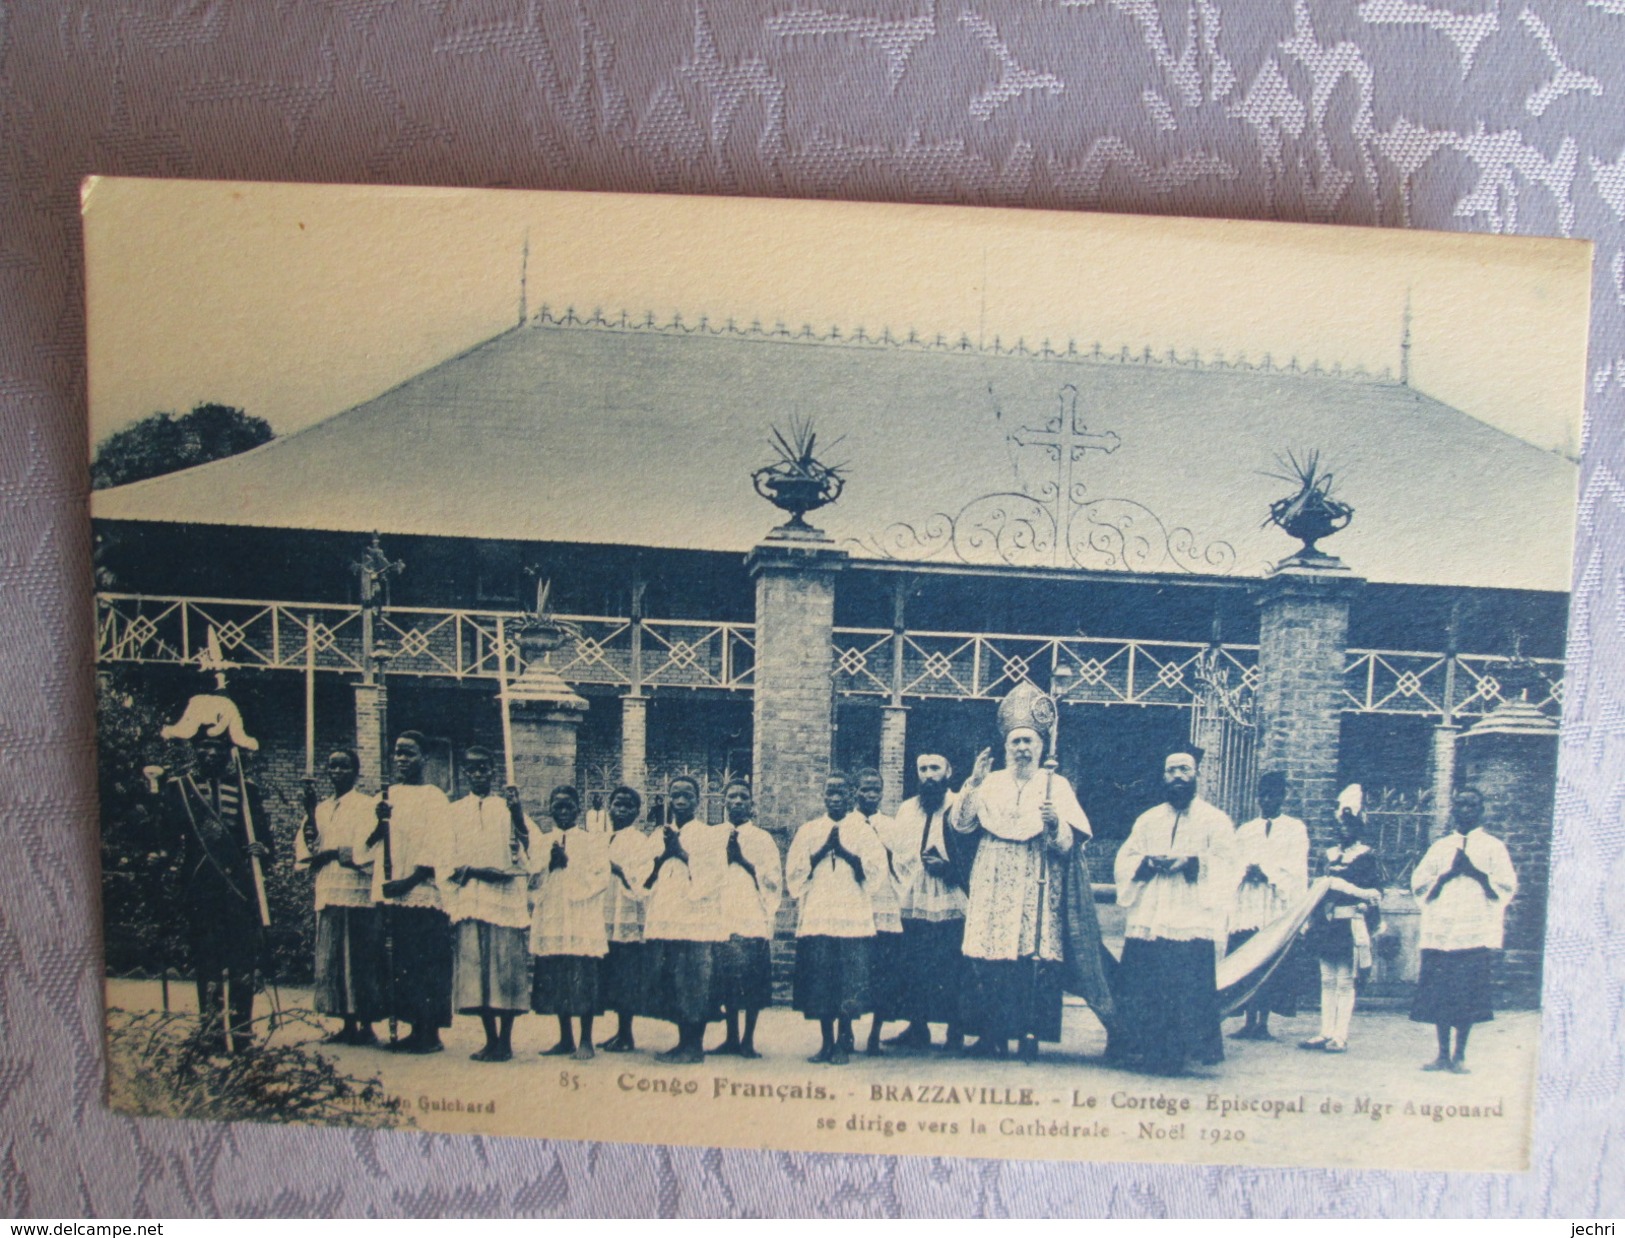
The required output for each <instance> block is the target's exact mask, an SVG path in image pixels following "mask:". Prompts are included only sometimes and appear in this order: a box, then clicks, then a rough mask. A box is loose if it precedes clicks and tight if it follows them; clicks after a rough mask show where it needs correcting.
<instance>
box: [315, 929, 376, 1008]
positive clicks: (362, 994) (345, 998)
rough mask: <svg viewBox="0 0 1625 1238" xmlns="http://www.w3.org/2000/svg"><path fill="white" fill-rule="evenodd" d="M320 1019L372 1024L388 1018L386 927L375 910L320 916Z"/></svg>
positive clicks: (317, 976)
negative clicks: (385, 1007)
mask: <svg viewBox="0 0 1625 1238" xmlns="http://www.w3.org/2000/svg"><path fill="white" fill-rule="evenodd" d="M313 1001H314V1004H315V1006H316V1012H317V1013H318V1014H325V1015H333V1016H336V1017H338V1018H343V1019H359V1020H360V1021H361V1022H363V1023H372V1022H374V1021H375V1020H378V1019H381V1018H383V1017H384V1013H385V1010H384V922H383V919H382V917H381V916H380V915H379V913H378V909H377V908H376V907H323V908H322V909H321V910H320V911H318V912H317V913H316V989H315V993H314V994H313Z"/></svg>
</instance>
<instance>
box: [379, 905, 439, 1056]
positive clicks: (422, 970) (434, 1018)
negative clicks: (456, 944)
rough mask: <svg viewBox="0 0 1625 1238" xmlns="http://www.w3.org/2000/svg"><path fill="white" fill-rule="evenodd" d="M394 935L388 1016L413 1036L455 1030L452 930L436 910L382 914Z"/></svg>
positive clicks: (384, 911) (410, 909)
mask: <svg viewBox="0 0 1625 1238" xmlns="http://www.w3.org/2000/svg"><path fill="white" fill-rule="evenodd" d="M381 911H382V914H383V915H384V916H386V917H387V919H386V920H385V926H386V929H387V930H388V931H389V932H391V933H392V934H393V935H394V939H395V959H394V967H393V969H392V970H391V971H390V972H389V975H390V977H391V989H392V991H391V992H388V993H386V994H385V995H384V1010H385V1013H386V1014H393V1015H394V1016H395V1017H396V1018H397V1019H401V1020H403V1021H405V1022H407V1023H410V1024H411V1025H412V1028H413V1030H414V1031H416V1030H422V1029H428V1028H437V1027H450V1026H451V925H450V923H449V922H448V921H447V920H446V913H445V912H443V911H441V910H440V909H439V908H437V907H394V906H386V907H383V908H382V909H381Z"/></svg>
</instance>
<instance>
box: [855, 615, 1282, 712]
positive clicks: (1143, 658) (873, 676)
mask: <svg viewBox="0 0 1625 1238" xmlns="http://www.w3.org/2000/svg"><path fill="white" fill-rule="evenodd" d="M901 648H902V667H901V676H900V680H901V681H900V683H899V682H897V679H898V674H897V671H898V668H897V663H896V659H897V654H898V640H897V637H896V635H895V634H894V633H892V632H890V631H887V630H883V629H880V628H837V629H836V630H835V683H836V688H837V690H838V691H841V692H844V693H849V694H854V695H881V696H884V695H890V694H891V693H892V692H893V690H894V686H895V687H896V688H898V689H900V692H901V695H902V696H905V697H931V698H943V699H949V700H996V699H999V698H1001V697H1003V696H1004V695H1005V694H1006V693H1007V692H1009V691H1010V689H1011V688H1013V687H1015V685H1016V684H1018V683H1020V682H1022V681H1023V680H1031V681H1033V682H1035V683H1037V684H1038V685H1039V686H1040V687H1043V688H1048V687H1049V686H1050V683H1051V680H1052V678H1053V675H1054V671H1055V668H1056V667H1063V666H1064V667H1065V668H1067V669H1068V670H1069V671H1070V672H1071V676H1070V683H1069V685H1068V686H1067V689H1066V693H1065V699H1066V700H1068V701H1072V702H1075V703H1078V704H1095V705H1170V706H1176V707H1183V708H1190V706H1191V705H1192V704H1193V703H1194V702H1195V701H1196V699H1197V697H1198V696H1199V695H1200V694H1201V693H1202V692H1203V691H1204V688H1205V687H1206V685H1207V684H1208V683H1209V682H1211V678H1212V677H1213V676H1219V677H1221V678H1222V679H1224V680H1225V681H1227V685H1228V686H1229V687H1230V688H1231V689H1232V690H1248V691H1251V690H1253V689H1256V687H1257V686H1258V673H1259V672H1258V665H1257V663H1258V649H1257V647H1256V646H1248V645H1223V646H1220V647H1219V649H1218V650H1217V654H1216V656H1215V655H1214V654H1213V652H1212V647H1211V646H1208V645H1205V644H1201V643H1197V642H1190V641H1142V640H1110V639H1104V638H1099V637H1086V636H1018V635H1011V634H988V633H973V632H905V633H903V635H902V641H901Z"/></svg>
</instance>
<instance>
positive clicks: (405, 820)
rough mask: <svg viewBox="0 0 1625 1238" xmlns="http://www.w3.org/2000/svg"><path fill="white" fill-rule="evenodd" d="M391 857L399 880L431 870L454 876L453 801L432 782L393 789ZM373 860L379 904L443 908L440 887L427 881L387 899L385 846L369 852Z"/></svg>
mask: <svg viewBox="0 0 1625 1238" xmlns="http://www.w3.org/2000/svg"><path fill="white" fill-rule="evenodd" d="M389 804H390V818H389V853H390V854H389V858H390V873H391V876H392V877H393V878H394V879H395V880H399V879H401V878H402V877H410V876H411V875H412V872H413V870H414V869H418V868H431V869H433V870H434V871H435V874H436V876H439V875H441V874H443V873H450V871H451V870H450V868H448V867H447V864H446V860H447V858H448V856H449V855H450V849H451V822H450V821H449V820H448V815H447V814H448V813H449V812H450V809H451V802H450V801H449V800H448V799H446V793H445V792H444V791H442V790H441V789H440V788H439V787H437V786H435V785H434V784H433V783H432V782H425V783H420V784H418V785H416V786H408V785H407V784H405V783H397V784H396V785H395V786H392V787H390V788H389ZM368 858H369V859H371V860H372V862H373V864H372V898H373V902H375V903H388V904H390V905H391V906H395V907H432V908H435V909H437V910H438V909H439V908H440V907H441V906H442V903H441V901H440V888H439V887H438V886H437V885H436V884H435V882H434V881H423V882H419V883H418V884H417V885H415V886H413V887H412V888H411V889H410V890H408V891H407V893H406V895H405V897H403V898H396V899H386V898H385V897H384V881H385V876H384V847H383V844H382V843H379V844H378V845H377V846H376V847H374V848H373V849H372V850H371V851H370V852H369V853H368Z"/></svg>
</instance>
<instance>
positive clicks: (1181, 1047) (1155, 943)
mask: <svg viewBox="0 0 1625 1238" xmlns="http://www.w3.org/2000/svg"><path fill="white" fill-rule="evenodd" d="M1198 760H1200V753H1198V752H1193V751H1192V750H1191V749H1189V748H1186V749H1183V750H1181V751H1178V752H1173V753H1170V754H1169V755H1168V758H1167V760H1166V761H1165V762H1164V763H1163V773H1162V781H1163V794H1164V796H1165V802H1163V803H1161V804H1158V805H1157V806H1156V807H1155V808H1152V809H1150V810H1148V811H1146V812H1143V813H1141V814H1140V817H1139V819H1138V820H1137V821H1135V823H1134V829H1133V831H1132V832H1131V833H1130V834H1129V836H1128V839H1127V841H1126V842H1124V843H1123V845H1122V847H1121V848H1120V849H1119V850H1118V852H1117V864H1116V877H1117V905H1118V906H1119V907H1122V908H1123V909H1124V910H1125V911H1126V912H1127V913H1128V914H1127V921H1126V924H1125V928H1124V941H1123V961H1122V966H1121V967H1120V968H1119V969H1118V973H1117V981H1116V984H1115V993H1116V997H1117V1009H1118V1016H1119V1018H1120V1021H1121V1022H1120V1026H1119V1028H1118V1035H1116V1036H1114V1037H1113V1039H1112V1046H1111V1048H1112V1054H1113V1056H1115V1057H1118V1058H1121V1059H1123V1060H1125V1061H1126V1062H1128V1063H1129V1064H1132V1065H1137V1066H1140V1067H1143V1068H1144V1069H1147V1070H1150V1071H1154V1072H1156V1073H1159V1074H1178V1073H1180V1072H1182V1071H1183V1070H1184V1069H1185V1065H1186V1062H1187V1061H1189V1060H1192V1059H1194V1060H1195V1061H1197V1062H1200V1063H1203V1064H1205V1065H1211V1064H1213V1063H1216V1062H1219V1061H1222V1060H1223V1059H1224V1042H1223V1040H1221V1039H1220V1036H1219V999H1218V991H1217V988H1216V986H1215V972H1216V964H1217V961H1218V948H1217V946H1216V944H1215V943H1222V942H1223V940H1224V937H1225V927H1226V922H1227V920H1228V917H1229V912H1230V901H1231V899H1232V897H1233V896H1234V895H1235V891H1236V882H1237V878H1238V877H1239V876H1240V874H1239V873H1238V872H1237V871H1236V865H1235V854H1236V830H1235V826H1234V825H1232V824H1231V821H1230V818H1229V817H1227V816H1226V815H1225V814H1224V813H1223V812H1221V811H1219V809H1217V808H1215V807H1214V806H1213V805H1212V804H1209V803H1208V802H1207V801H1206V800H1204V799H1200V798H1198V797H1197V794H1196V768H1197V762H1198Z"/></svg>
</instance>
